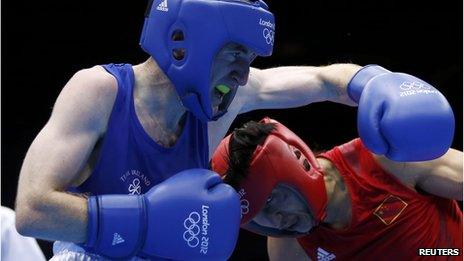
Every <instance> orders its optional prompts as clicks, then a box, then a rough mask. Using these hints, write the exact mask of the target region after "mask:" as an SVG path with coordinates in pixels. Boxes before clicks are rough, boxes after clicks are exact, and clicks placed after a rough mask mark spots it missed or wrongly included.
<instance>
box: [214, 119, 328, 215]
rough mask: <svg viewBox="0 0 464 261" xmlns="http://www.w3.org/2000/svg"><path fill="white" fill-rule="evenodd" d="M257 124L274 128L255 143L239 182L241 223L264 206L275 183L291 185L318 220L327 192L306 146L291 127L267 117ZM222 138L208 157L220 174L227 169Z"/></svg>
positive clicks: (323, 212)
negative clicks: (255, 145) (245, 170)
mask: <svg viewBox="0 0 464 261" xmlns="http://www.w3.org/2000/svg"><path fill="white" fill-rule="evenodd" d="M260 122H261V123H274V124H275V125H276V129H275V130H274V131H272V132H271V133H270V134H269V136H268V137H267V138H266V140H265V141H264V143H263V145H258V146H257V148H256V150H255V151H254V153H253V156H252V159H251V161H250V167H249V169H248V174H246V177H245V178H244V179H243V180H242V181H241V183H240V184H239V189H238V192H239V194H240V198H241V204H242V221H241V223H242V224H246V223H248V222H249V221H250V220H251V219H253V218H254V217H255V216H256V214H257V213H258V212H259V211H260V210H261V209H262V208H263V207H264V205H265V204H266V200H267V199H268V197H269V196H270V195H271V192H272V190H273V189H274V188H275V187H276V186H277V185H278V184H286V185H289V186H291V187H293V188H295V189H296V190H297V191H298V192H300V193H301V194H302V195H303V197H304V198H305V200H306V202H307V204H308V207H309V209H310V211H311V213H312V215H313V216H314V218H315V219H316V220H315V221H316V223H319V222H320V221H321V220H322V219H324V218H325V215H326V206H327V195H326V189H325V183H324V176H323V174H322V172H321V167H320V165H319V164H318V162H317V160H316V157H315V156H314V154H313V152H312V151H311V150H310V149H309V147H308V146H307V145H306V144H305V143H304V142H303V141H302V140H301V139H300V138H299V137H298V136H297V135H296V134H295V133H293V132H292V131H291V130H289V129H288V128H287V127H285V126H284V125H282V124H281V123H279V122H277V121H276V120H273V119H270V118H264V119H263V120H261V121H260ZM230 137H231V135H229V136H227V137H226V138H225V139H223V140H222V142H221V143H220V145H219V147H218V149H217V150H216V152H215V153H214V155H213V158H212V168H213V170H214V171H216V172H217V173H219V174H220V175H225V174H226V172H227V169H228V160H229V141H230Z"/></svg>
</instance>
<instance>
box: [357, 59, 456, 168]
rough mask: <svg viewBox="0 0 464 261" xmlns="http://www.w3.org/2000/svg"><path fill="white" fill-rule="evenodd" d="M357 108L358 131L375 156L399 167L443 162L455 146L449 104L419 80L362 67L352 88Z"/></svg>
mask: <svg viewBox="0 0 464 261" xmlns="http://www.w3.org/2000/svg"><path fill="white" fill-rule="evenodd" d="M348 95H349V96H350V97H351V99H353V100H354V101H355V102H357V103H358V131H359V135H360V137H361V140H362V141H363V143H364V144H365V145H366V147H367V148H369V149H370V150H371V151H372V152H374V153H376V154H380V155H385V156H386V157H388V158H389V159H392V160H395V161H424V160H431V159H435V158H438V157H440V156H441V155H443V154H445V153H446V151H447V150H448V149H449V147H450V146H451V142H452V140H453V135H454V115H453V111H452V110H451V107H450V105H449V103H448V101H447V100H446V98H445V97H444V96H443V95H442V94H441V93H440V92H439V91H438V90H437V89H435V88H434V87H433V86H431V85H430V84H428V83H426V82H424V81H422V80H421V79H418V78H416V77H414V76H411V75H408V74H404V73H392V72H390V71H388V70H386V69H384V68H382V67H380V66H378V65H368V66H365V67H363V68H362V69H361V70H360V71H358V72H357V73H356V75H355V76H354V77H353V78H352V79H351V81H350V83H349V84H348Z"/></svg>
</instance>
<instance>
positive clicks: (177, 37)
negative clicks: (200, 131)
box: [140, 0, 275, 121]
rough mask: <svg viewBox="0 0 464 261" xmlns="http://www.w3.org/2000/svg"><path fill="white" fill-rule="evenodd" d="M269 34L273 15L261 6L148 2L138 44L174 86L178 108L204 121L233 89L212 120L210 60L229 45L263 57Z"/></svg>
mask: <svg viewBox="0 0 464 261" xmlns="http://www.w3.org/2000/svg"><path fill="white" fill-rule="evenodd" d="M274 30H275V23H274V15H273V14H272V13H271V12H269V11H268V7H267V5H266V4H265V3H264V2H262V1H256V0H254V1H243V0H242V1H240V0H235V1H234V0H154V1H153V3H152V4H151V7H149V9H148V10H147V16H146V18H145V23H144V26H143V32H142V36H141V39H140V45H141V46H142V48H143V50H145V52H147V53H148V54H150V55H151V56H152V57H153V58H154V59H155V60H156V62H157V63H158V65H159V66H160V68H161V69H162V70H163V72H164V73H165V74H166V75H167V76H168V78H169V79H170V80H171V82H172V83H173V84H174V86H175V88H176V90H177V93H178V95H179V97H180V98H181V100H182V104H183V105H184V107H186V108H187V109H188V110H189V111H191V112H192V113H193V114H194V115H195V116H196V117H197V118H198V119H200V120H202V121H210V120H216V119H218V118H219V117H220V116H222V115H223V114H224V113H226V112H227V107H229V104H230V103H231V102H232V99H233V97H234V96H235V90H234V91H231V92H229V93H228V94H227V95H226V96H225V97H224V99H223V102H222V104H221V105H220V107H219V110H220V111H219V112H218V113H217V114H215V115H213V109H212V105H211V87H210V85H211V71H212V66H213V60H214V57H215V55H216V54H217V53H218V52H219V51H220V50H221V48H222V47H224V46H225V45H226V44H228V43H232V42H233V43H237V44H240V45H243V46H245V47H247V48H248V49H250V50H251V51H252V52H254V53H256V54H257V55H260V56H269V55H271V53H272V48H273V45H274ZM179 54H180V55H179ZM234 89H236V88H234Z"/></svg>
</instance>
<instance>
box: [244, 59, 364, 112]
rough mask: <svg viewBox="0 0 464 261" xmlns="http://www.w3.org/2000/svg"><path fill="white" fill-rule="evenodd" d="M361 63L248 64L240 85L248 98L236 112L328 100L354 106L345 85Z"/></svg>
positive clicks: (302, 104)
mask: <svg viewBox="0 0 464 261" xmlns="http://www.w3.org/2000/svg"><path fill="white" fill-rule="evenodd" d="M360 68H361V67H360V66H358V65H354V64H333V65H329V66H322V67H312V66H301V67H297V66H292V67H278V68H272V69H265V70H259V69H255V68H251V71H250V76H249V80H248V83H247V85H246V86H244V87H241V88H242V89H243V91H244V92H246V95H243V96H242V97H243V98H244V99H248V100H247V101H246V102H244V103H243V104H244V106H243V108H242V109H241V111H240V113H244V112H248V111H252V110H257V109H278V108H292V107H299V106H304V105H307V104H310V103H313V102H321V101H332V102H337V103H342V104H347V105H351V106H355V103H354V102H353V101H352V100H351V99H350V98H349V96H348V94H347V90H346V87H347V85H348V83H349V81H350V80H351V78H352V77H353V76H354V74H355V73H356V72H357V71H358V70H359V69H360Z"/></svg>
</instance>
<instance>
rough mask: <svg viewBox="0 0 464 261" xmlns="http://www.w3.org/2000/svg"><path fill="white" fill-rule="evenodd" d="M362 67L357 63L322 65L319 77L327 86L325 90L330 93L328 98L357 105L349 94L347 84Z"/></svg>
mask: <svg viewBox="0 0 464 261" xmlns="http://www.w3.org/2000/svg"><path fill="white" fill-rule="evenodd" d="M360 69H361V66H359V65H356V64H332V65H329V66H325V67H321V70H320V73H319V74H320V76H319V77H320V78H321V79H322V82H323V85H324V86H325V88H324V90H325V91H326V92H327V93H328V94H327V96H328V100H330V101H332V102H336V103H341V104H346V105H350V106H356V103H355V102H354V101H353V100H352V99H351V98H350V97H349V96H348V92H347V86H348V83H349V82H350V80H351V79H352V78H353V76H354V75H355V74H356V72H358V71H359V70H360Z"/></svg>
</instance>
